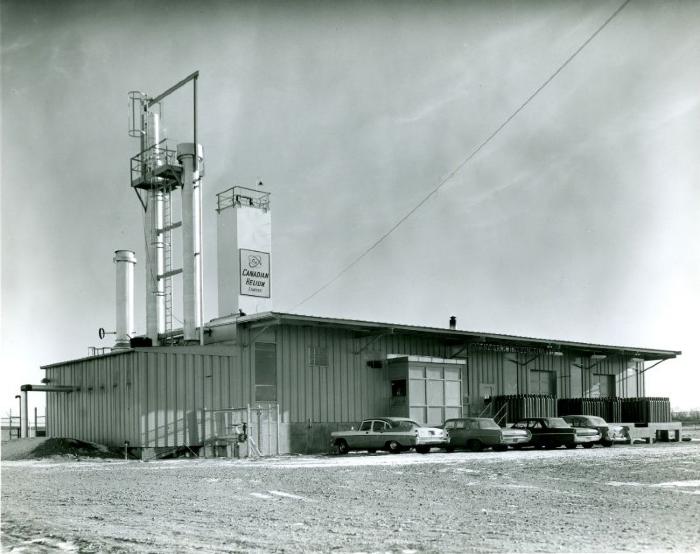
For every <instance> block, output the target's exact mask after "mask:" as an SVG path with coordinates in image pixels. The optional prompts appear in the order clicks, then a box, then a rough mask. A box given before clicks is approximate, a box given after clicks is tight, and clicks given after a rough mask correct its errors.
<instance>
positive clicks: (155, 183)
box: [131, 163, 182, 192]
mask: <svg viewBox="0 0 700 554" xmlns="http://www.w3.org/2000/svg"><path fill="white" fill-rule="evenodd" d="M181 175H182V166H181V165H179V164H177V165H175V164H169V163H167V164H163V165H158V166H156V167H154V168H153V169H152V170H150V171H148V172H147V173H145V174H143V173H138V174H136V175H134V176H133V178H132V180H131V186H132V187H134V188H137V189H142V190H153V189H157V190H163V191H165V192H169V191H171V190H173V189H174V188H176V187H179V186H180V184H181V181H180V176H181Z"/></svg>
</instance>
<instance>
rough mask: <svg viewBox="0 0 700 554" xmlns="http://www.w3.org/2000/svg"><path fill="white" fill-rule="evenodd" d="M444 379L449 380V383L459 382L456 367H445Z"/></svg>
mask: <svg viewBox="0 0 700 554" xmlns="http://www.w3.org/2000/svg"><path fill="white" fill-rule="evenodd" d="M445 379H449V380H450V381H459V380H460V375H459V368H458V367H446V368H445Z"/></svg>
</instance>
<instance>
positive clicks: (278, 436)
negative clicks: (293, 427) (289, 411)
mask: <svg viewBox="0 0 700 554" xmlns="http://www.w3.org/2000/svg"><path fill="white" fill-rule="evenodd" d="M276 430H277V439H276V440H277V443H276V444H277V447H276V449H275V451H276V453H277V455H278V456H279V453H280V405H279V402H278V403H277V429H276Z"/></svg>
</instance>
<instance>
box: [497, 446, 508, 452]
mask: <svg viewBox="0 0 700 554" xmlns="http://www.w3.org/2000/svg"><path fill="white" fill-rule="evenodd" d="M493 449H494V451H496V452H505V451H506V450H508V446H506V445H505V444H496V445H494V447H493Z"/></svg>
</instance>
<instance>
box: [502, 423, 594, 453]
mask: <svg viewBox="0 0 700 554" xmlns="http://www.w3.org/2000/svg"><path fill="white" fill-rule="evenodd" d="M512 428H513V429H526V430H528V431H530V434H531V435H532V436H531V438H530V442H529V443H528V444H526V445H524V446H534V447H535V448H537V447H543V448H557V447H559V446H566V447H567V448H576V446H578V445H579V444H581V445H583V446H584V447H585V448H590V447H592V446H593V445H594V444H595V443H596V442H597V441H599V440H600V433H599V432H598V431H597V430H595V429H588V428H584V427H581V428H574V427H572V426H571V425H569V424H568V423H567V422H566V421H564V420H563V419H562V418H560V417H530V418H525V419H520V420H518V421H516V422H515V423H513V426H512Z"/></svg>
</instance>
